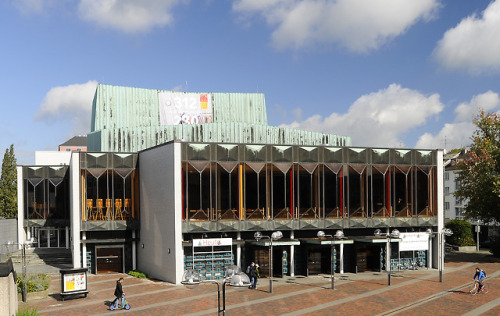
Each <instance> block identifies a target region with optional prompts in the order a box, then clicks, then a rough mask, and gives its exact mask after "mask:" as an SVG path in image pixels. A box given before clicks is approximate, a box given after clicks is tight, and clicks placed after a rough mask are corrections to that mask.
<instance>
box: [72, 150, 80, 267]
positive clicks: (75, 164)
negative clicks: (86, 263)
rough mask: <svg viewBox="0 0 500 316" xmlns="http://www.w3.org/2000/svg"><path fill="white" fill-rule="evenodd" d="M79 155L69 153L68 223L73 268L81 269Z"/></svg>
mask: <svg viewBox="0 0 500 316" xmlns="http://www.w3.org/2000/svg"><path fill="white" fill-rule="evenodd" d="M79 180H80V154H79V153H78V152H73V153H71V160H70V167H69V183H70V190H69V191H70V192H71V194H70V211H69V222H70V225H71V238H70V243H71V252H72V257H73V268H75V269H78V268H81V267H82V264H81V262H80V260H81V251H80V208H81V206H80V195H79V192H80V181H79Z"/></svg>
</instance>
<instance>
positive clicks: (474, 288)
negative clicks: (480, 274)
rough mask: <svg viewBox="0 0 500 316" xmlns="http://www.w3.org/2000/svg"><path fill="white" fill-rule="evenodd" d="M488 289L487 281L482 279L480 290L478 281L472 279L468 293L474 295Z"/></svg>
mask: <svg viewBox="0 0 500 316" xmlns="http://www.w3.org/2000/svg"><path fill="white" fill-rule="evenodd" d="M488 290H489V287H488V283H486V282H485V281H483V287H482V288H481V291H479V281H474V284H473V285H472V288H471V289H470V291H469V293H470V294H472V295H476V294H477V293H482V294H486V293H488Z"/></svg>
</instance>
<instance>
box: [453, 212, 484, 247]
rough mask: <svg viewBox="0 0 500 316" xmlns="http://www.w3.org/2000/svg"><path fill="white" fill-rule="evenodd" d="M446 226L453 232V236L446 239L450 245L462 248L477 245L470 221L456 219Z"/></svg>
mask: <svg viewBox="0 0 500 316" xmlns="http://www.w3.org/2000/svg"><path fill="white" fill-rule="evenodd" d="M445 226H446V228H449V229H451V230H452V231H453V235H451V236H450V237H446V241H447V242H448V243H450V244H452V245H457V246H460V247H462V246H475V245H476V242H475V241H474V237H473V236H472V225H471V223H469V222H468V221H464V220H461V219H458V218H455V219H452V220H451V221H449V222H448V223H446V225H445Z"/></svg>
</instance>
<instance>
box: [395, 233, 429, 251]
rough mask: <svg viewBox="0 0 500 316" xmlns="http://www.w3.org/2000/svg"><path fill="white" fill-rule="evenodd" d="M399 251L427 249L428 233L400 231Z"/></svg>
mask: <svg viewBox="0 0 500 316" xmlns="http://www.w3.org/2000/svg"><path fill="white" fill-rule="evenodd" d="M399 238H401V241H400V242H399V251H412V250H428V249H429V234H427V233H423V232H420V233H400V234H399Z"/></svg>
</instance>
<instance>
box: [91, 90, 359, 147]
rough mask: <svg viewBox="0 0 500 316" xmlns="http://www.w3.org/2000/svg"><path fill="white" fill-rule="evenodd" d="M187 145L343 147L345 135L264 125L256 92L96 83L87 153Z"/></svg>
mask: <svg viewBox="0 0 500 316" xmlns="http://www.w3.org/2000/svg"><path fill="white" fill-rule="evenodd" d="M174 139H183V140H186V141H189V142H218V143H255V144H276V145H285V144H286V145H330V146H349V145H351V139H350V137H347V136H338V135H333V134H323V133H318V132H311V131H303V130H297V129H291V128H283V127H275V126H269V125H267V115H266V103H265V98H264V94H262V93H191V92H175V91H166V90H154V89H141V88H131V87H119V86H111V85H102V84H99V85H98V86H97V89H96V93H95V95H94V100H93V102H92V122H91V132H90V134H88V139H87V140H88V150H89V151H109V152H136V151H140V150H143V149H146V148H149V147H153V146H156V145H159V144H162V143H165V142H168V141H171V140H174Z"/></svg>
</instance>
